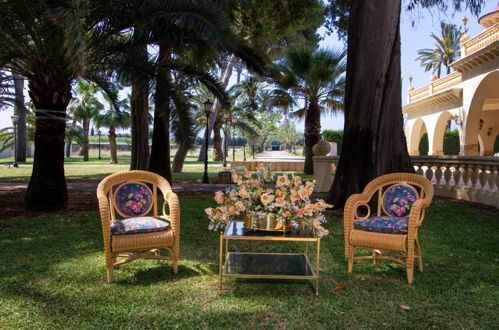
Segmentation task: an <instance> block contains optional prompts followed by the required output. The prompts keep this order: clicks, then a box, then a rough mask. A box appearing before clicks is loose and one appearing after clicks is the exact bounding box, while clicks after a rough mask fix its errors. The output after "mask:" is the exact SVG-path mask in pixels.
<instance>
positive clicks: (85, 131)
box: [82, 119, 90, 162]
mask: <svg viewBox="0 0 499 330" xmlns="http://www.w3.org/2000/svg"><path fill="white" fill-rule="evenodd" d="M82 126H83V146H82V153H83V161H84V162H88V160H89V158H88V152H89V148H88V144H89V143H88V132H89V131H90V119H83V124H82Z"/></svg>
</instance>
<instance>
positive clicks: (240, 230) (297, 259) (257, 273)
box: [219, 221, 320, 295]
mask: <svg viewBox="0 0 499 330" xmlns="http://www.w3.org/2000/svg"><path fill="white" fill-rule="evenodd" d="M230 240H252V241H296V242H305V252H304V253H253V252H230V251H229V241H230ZM309 243H316V244H317V251H316V262H315V271H314V268H313V267H312V265H311V264H310V260H309V258H308V247H309ZM319 258H320V238H318V237H317V236H316V235H314V234H313V233H312V232H310V231H308V232H303V231H301V232H300V231H290V232H287V233H283V232H278V231H275V232H270V231H259V230H252V229H248V228H244V222H243V221H231V222H229V224H228V225H227V227H226V228H225V231H224V233H223V234H221V235H220V260H219V267H220V268H219V275H220V291H222V289H223V286H222V285H223V278H224V277H235V278H265V279H269V278H270V279H287V280H313V281H315V294H316V295H319Z"/></svg>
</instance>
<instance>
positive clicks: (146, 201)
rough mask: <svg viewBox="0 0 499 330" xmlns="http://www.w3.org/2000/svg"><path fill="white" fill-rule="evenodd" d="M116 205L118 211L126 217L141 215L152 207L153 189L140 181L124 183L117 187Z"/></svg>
mask: <svg viewBox="0 0 499 330" xmlns="http://www.w3.org/2000/svg"><path fill="white" fill-rule="evenodd" d="M115 205H116V210H117V211H118V213H119V214H120V215H122V216H124V217H140V216H142V215H145V214H147V213H148V212H149V211H150V210H151V207H152V191H151V189H149V187H148V186H146V185H145V184H142V183H138V182H130V183H126V184H123V185H121V186H119V187H118V189H116V193H115Z"/></svg>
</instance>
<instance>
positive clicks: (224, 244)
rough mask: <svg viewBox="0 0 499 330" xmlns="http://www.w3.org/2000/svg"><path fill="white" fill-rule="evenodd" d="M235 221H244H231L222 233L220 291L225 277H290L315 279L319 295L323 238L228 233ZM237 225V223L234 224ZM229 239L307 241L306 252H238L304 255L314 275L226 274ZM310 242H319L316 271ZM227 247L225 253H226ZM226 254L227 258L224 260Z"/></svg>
mask: <svg viewBox="0 0 499 330" xmlns="http://www.w3.org/2000/svg"><path fill="white" fill-rule="evenodd" d="M233 222H236V223H238V222H240V223H241V224H242V223H243V221H231V222H229V224H228V225H227V227H226V228H225V230H224V232H223V233H221V234H220V255H219V277H220V280H219V288H220V292H222V290H223V277H224V276H225V277H235V278H270V279H288V280H304V279H305V280H314V281H315V294H316V295H317V296H318V295H319V267H320V247H321V239H320V238H319V237H317V236H316V235H314V236H313V237H300V236H290V235H284V234H283V235H282V236H275V235H274V236H272V235H270V234H269V235H268V236H267V235H262V236H256V235H248V236H233V235H229V234H228V230H229V228H231V224H232V223H233ZM234 225H235V224H234ZM229 240H236V241H237V240H252V241H291V242H305V253H252V252H238V253H239V254H250V255H257V254H280V255H290V256H296V255H303V256H304V257H305V259H306V262H307V264H308V267H309V268H310V270H311V272H312V276H307V275H296V276H294V275H271V274H268V275H267V274H254V275H252V274H226V273H225V269H226V267H227V260H228V258H229V256H230V254H231V253H233V252H230V251H229ZM309 243H316V244H317V251H316V263H315V272H314V267H312V265H311V263H310V260H309V258H308V246H309ZM224 249H225V253H224ZM224 256H225V260H224Z"/></svg>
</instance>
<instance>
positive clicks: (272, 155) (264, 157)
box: [252, 150, 305, 162]
mask: <svg viewBox="0 0 499 330" xmlns="http://www.w3.org/2000/svg"><path fill="white" fill-rule="evenodd" d="M304 159H305V157H302V156H296V155H293V154H291V153H289V152H287V151H285V150H280V151H265V152H263V153H261V154H259V155H257V156H256V157H255V158H254V159H252V160H254V161H276V162H277V161H286V162H290V161H291V162H293V161H296V162H300V161H303V160H304Z"/></svg>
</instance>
